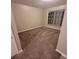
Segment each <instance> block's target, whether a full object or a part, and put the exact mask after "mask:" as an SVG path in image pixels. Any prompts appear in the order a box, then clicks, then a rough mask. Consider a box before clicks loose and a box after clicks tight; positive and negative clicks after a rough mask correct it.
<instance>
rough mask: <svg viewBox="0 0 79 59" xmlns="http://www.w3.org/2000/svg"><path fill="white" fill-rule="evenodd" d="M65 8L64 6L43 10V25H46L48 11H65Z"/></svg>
mask: <svg viewBox="0 0 79 59" xmlns="http://www.w3.org/2000/svg"><path fill="white" fill-rule="evenodd" d="M65 6H66V5H60V6H57V7H52V8H48V9H44V21H45V25H48V13H49V12H50V11H55V10H61V9H65Z"/></svg>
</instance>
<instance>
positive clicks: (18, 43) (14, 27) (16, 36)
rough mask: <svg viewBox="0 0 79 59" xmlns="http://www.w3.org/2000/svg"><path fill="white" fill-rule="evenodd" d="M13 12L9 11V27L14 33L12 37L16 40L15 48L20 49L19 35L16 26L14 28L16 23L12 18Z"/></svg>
mask: <svg viewBox="0 0 79 59" xmlns="http://www.w3.org/2000/svg"><path fill="white" fill-rule="evenodd" d="M14 19H15V18H14V14H13V13H11V29H12V31H13V34H14V37H15V41H16V45H17V48H18V50H19V51H20V50H22V48H21V44H20V40H19V37H18V31H17V28H16V24H15V20H14Z"/></svg>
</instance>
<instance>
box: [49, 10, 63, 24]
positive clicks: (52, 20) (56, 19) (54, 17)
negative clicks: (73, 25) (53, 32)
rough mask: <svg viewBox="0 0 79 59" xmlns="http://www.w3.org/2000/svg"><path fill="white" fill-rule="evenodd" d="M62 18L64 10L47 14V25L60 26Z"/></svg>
mask: <svg viewBox="0 0 79 59" xmlns="http://www.w3.org/2000/svg"><path fill="white" fill-rule="evenodd" d="M63 16H64V10H57V11H52V12H49V13H48V24H53V25H57V26H61V25H62V21H63Z"/></svg>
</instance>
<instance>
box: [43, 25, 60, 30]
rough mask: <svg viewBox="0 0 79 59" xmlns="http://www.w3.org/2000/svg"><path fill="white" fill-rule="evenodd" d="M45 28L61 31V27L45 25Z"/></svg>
mask: <svg viewBox="0 0 79 59" xmlns="http://www.w3.org/2000/svg"><path fill="white" fill-rule="evenodd" d="M44 26H45V27H48V28H52V29H56V30H60V27H57V26H54V25H44Z"/></svg>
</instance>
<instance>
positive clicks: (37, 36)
mask: <svg viewBox="0 0 79 59" xmlns="http://www.w3.org/2000/svg"><path fill="white" fill-rule="evenodd" d="M59 32H60V31H58V30H55V29H50V28H47V27H39V28H36V29H32V30H29V31H25V32H22V33H19V37H20V41H21V46H22V48H23V50H24V52H22V53H21V54H18V55H16V56H14V57H13V58H12V59H59V58H60V54H59V53H57V52H56V51H55V49H56V46H57V41H58V37H59Z"/></svg>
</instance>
